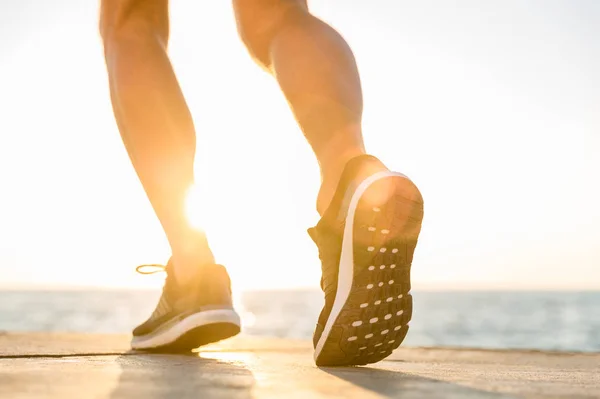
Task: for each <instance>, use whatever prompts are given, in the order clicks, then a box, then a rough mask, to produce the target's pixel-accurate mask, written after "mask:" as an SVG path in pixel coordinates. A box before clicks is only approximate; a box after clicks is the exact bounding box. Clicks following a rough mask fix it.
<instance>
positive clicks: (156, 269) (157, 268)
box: [135, 263, 167, 274]
mask: <svg viewBox="0 0 600 399" xmlns="http://www.w3.org/2000/svg"><path fill="white" fill-rule="evenodd" d="M144 269H150V270H149V271H144ZM135 271H136V272H138V273H139V274H154V273H160V272H166V271H167V266H165V265H161V264H158V263H149V264H145V265H139V266H137V267H136V268H135Z"/></svg>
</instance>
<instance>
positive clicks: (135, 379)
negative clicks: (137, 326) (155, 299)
mask: <svg viewBox="0 0 600 399" xmlns="http://www.w3.org/2000/svg"><path fill="white" fill-rule="evenodd" d="M116 363H117V364H118V365H119V366H120V368H121V375H120V377H119V380H118V382H117V385H116V387H115V389H114V390H113V391H112V393H111V395H110V398H111V399H122V398H128V399H129V398H143V399H172V398H203V399H212V398H235V399H249V398H251V397H252V388H253V387H254V384H255V379H254V375H253V374H252V372H251V371H250V370H248V369H247V368H245V367H244V366H243V365H237V364H233V363H229V362H225V361H219V360H215V359H208V358H202V357H199V356H198V354H190V355H159V354H128V355H123V356H120V357H119V358H118V359H117V360H116Z"/></svg>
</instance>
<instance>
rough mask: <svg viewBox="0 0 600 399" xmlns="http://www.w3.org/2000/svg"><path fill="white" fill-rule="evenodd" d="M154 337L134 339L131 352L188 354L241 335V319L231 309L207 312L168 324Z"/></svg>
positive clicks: (144, 336)
mask: <svg viewBox="0 0 600 399" xmlns="http://www.w3.org/2000/svg"><path fill="white" fill-rule="evenodd" d="M166 324H167V325H166V326H163V327H161V328H159V329H158V330H157V331H154V332H153V333H151V334H147V335H142V336H138V337H133V339H132V340H131V348H132V349H134V350H144V351H151V352H162V353H167V352H168V353H174V352H186V351H191V350H192V349H195V348H198V347H200V346H204V345H208V344H212V343H215V342H218V341H222V340H224V339H227V338H231V337H233V336H235V335H237V334H239V333H240V330H241V328H240V325H241V323H240V316H239V315H238V314H237V313H236V312H235V311H234V310H232V309H217V310H204V311H202V312H198V313H194V314H192V315H189V316H187V317H185V318H184V319H182V320H175V322H174V323H170V324H168V323H166Z"/></svg>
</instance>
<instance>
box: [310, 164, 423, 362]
mask: <svg viewBox="0 0 600 399" xmlns="http://www.w3.org/2000/svg"><path fill="white" fill-rule="evenodd" d="M369 170H372V171H373V173H371V172H367V173H366V175H367V177H366V178H364V179H363V178H357V176H365V171H369ZM422 219H423V198H422V197H421V194H420V192H419V190H418V189H417V187H416V186H415V185H414V184H413V183H412V182H411V181H410V180H409V179H408V178H407V177H406V176H404V175H402V174H400V173H395V172H391V171H389V170H387V168H385V167H384V166H383V164H381V162H380V161H379V160H378V159H377V158H374V157H372V156H368V155H364V156H359V157H356V158H354V159H352V160H351V161H350V162H348V164H347V165H346V167H345V169H344V172H343V174H342V177H341V179H340V182H339V184H338V187H337V191H336V193H335V196H334V198H333V200H332V202H331V204H330V206H329V208H328V209H327V211H326V212H325V213H324V214H323V217H322V218H321V220H320V221H319V223H318V224H317V226H316V227H313V228H311V229H309V231H308V232H309V234H310V236H311V237H312V239H313V240H314V241H315V243H316V244H317V246H318V248H319V257H320V259H321V262H322V272H323V276H322V279H321V288H322V289H323V291H324V294H325V306H324V308H323V310H322V312H321V315H320V316H319V320H318V323H317V326H316V330H315V333H314V336H313V343H314V347H315V354H314V357H315V362H316V364H317V365H318V366H351V365H365V364H368V363H375V362H378V361H380V360H382V359H384V358H386V357H387V356H389V355H390V354H391V353H392V351H393V350H394V349H396V348H398V346H399V345H400V344H401V343H402V341H403V340H404V337H405V336H406V333H407V331H408V322H409V321H410V318H411V316H412V296H411V294H410V268H411V263H412V259H413V253H414V251H415V248H416V245H417V238H418V235H419V233H420V230H421V221H422Z"/></svg>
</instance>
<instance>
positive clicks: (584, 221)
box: [0, 0, 600, 289]
mask: <svg viewBox="0 0 600 399" xmlns="http://www.w3.org/2000/svg"><path fill="white" fill-rule="evenodd" d="M451 3H452V5H451ZM451 3H450V2H447V1H444V0H438V1H419V2H408V1H399V0H373V1H358V0H314V1H312V7H313V9H314V11H315V12H316V13H317V14H318V15H319V16H321V17H322V18H324V19H325V20H327V21H328V22H330V23H331V24H332V25H333V26H335V27H336V28H337V29H338V30H339V31H340V32H341V33H342V34H343V35H344V36H345V37H346V38H347V39H348V41H349V43H350V44H351V46H352V47H353V49H354V52H355V54H356V57H357V59H358V63H359V68H360V70H361V72H362V80H363V84H364V92H365V126H364V131H365V136H366V143H367V147H368V150H369V151H370V152H371V153H374V154H376V155H377V156H379V157H380V158H381V159H382V160H383V161H384V162H386V163H387V164H388V165H389V166H391V167H393V168H395V169H397V170H399V171H401V172H403V173H406V174H408V175H409V176H411V177H412V178H413V180H415V182H416V183H417V184H418V185H419V187H420V188H421V190H422V192H423V195H424V197H425V201H426V215H425V221H424V226H423V233H422V236H421V240H420V244H419V246H418V248H417V254H416V256H415V260H414V267H413V279H414V286H415V288H427V287H444V288H460V287H480V288H502V287H518V288H549V287H551V288H600V267H599V266H600V207H599V204H600V112H599V111H600V73H599V71H600V40H598V39H599V38H600V25H598V23H597V21H598V20H600V2H597V1H595V0H579V1H572V0H563V1H552V2H549V1H544V0H538V1H534V0H506V1H494V2H492V1H489V2H482V1H480V0H469V1H467V0H462V1H458V2H451ZM230 8H231V5H230V2H226V1H202V2H200V1H194V0H176V1H172V41H171V47H170V48H171V54H172V59H173V62H174V65H175V68H176V70H177V72H178V74H179V79H180V81H181V84H182V85H183V89H184V92H185V95H186V97H187V99H188V101H189V105H190V107H191V110H192V112H193V114H194V118H195V122H196V126H197V129H198V133H199V141H198V157H197V165H196V166H197V171H198V176H199V177H200V181H199V183H200V184H201V185H202V186H203V187H206V191H207V192H208V193H210V195H211V196H210V198H208V199H207V204H206V205H205V206H206V207H207V208H206V209H207V210H208V213H209V215H210V218H209V220H207V229H208V233H209V239H210V240H211V243H212V247H213V249H214V251H215V253H216V255H217V260H218V261H220V262H222V263H224V264H226V265H227V266H228V267H229V269H230V271H231V273H232V275H233V278H234V286H235V287H236V288H238V289H239V288H263V287H282V288H283V287H298V286H312V287H316V286H317V285H318V281H319V278H320V264H319V262H318V258H317V252H316V249H315V247H314V245H313V244H312V242H311V241H310V238H309V237H308V235H307V234H306V229H307V228H308V227H310V226H312V225H313V224H314V223H316V221H317V220H318V215H317V214H316V212H315V210H314V204H315V197H316V193H317V190H318V185H319V181H318V177H319V175H318V169H317V165H316V162H315V160H314V158H313V155H312V153H311V152H310V149H309V146H308V145H307V144H306V143H305V142H304V139H303V137H302V135H301V133H300V132H299V130H298V128H297V127H296V126H295V124H294V121H293V119H292V117H291V114H290V112H289V111H288V109H287V106H286V104H285V102H284V101H283V98H282V95H281V94H280V93H279V91H278V89H277V86H276V85H275V83H274V81H272V80H271V78H270V77H269V76H268V75H266V74H265V73H264V72H262V71H261V70H260V69H258V68H257V67H255V66H254V65H253V63H252V61H251V60H250V58H249V56H248V55H247V54H246V53H245V51H244V49H243V47H242V45H241V44H240V43H239V41H238V39H237V36H236V32H235V25H234V20H233V17H232V13H231V9H230ZM97 9H98V4H97V3H96V2H95V1H81V0H62V1H60V2H47V1H43V0H20V1H15V2H0V54H1V57H2V58H1V62H0V132H1V133H0V171H1V172H0V184H1V185H0V187H1V192H0V284H2V285H5V286H13V287H14V286H20V285H23V284H35V285H39V284H43V285H104V286H139V285H145V284H150V285H160V277H158V278H153V277H146V276H138V275H136V274H135V273H134V267H135V266H136V265H138V264H140V263H147V262H151V263H156V262H165V261H166V260H167V258H168V257H169V249H168V246H167V244H166V240H165V239H164V237H163V235H162V232H161V230H160V226H159V224H158V222H157V220H156V218H155V217H154V215H153V213H152V210H151V208H150V205H149V203H148V202H147V200H146V199H145V196H144V193H143V191H142V189H141V186H140V184H139V183H138V181H137V179H136V176H135V173H134V171H133V169H132V167H131V166H130V163H129V159H128V158H127V155H126V153H125V150H124V148H123V146H122V144H121V139H120V136H119V134H118V131H117V129H116V126H115V123H114V120H113V116H112V111H111V107H110V102H109V97H108V89H107V84H106V76H105V67H104V64H103V58H102V50H101V45H100V41H99V36H98V33H97Z"/></svg>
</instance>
